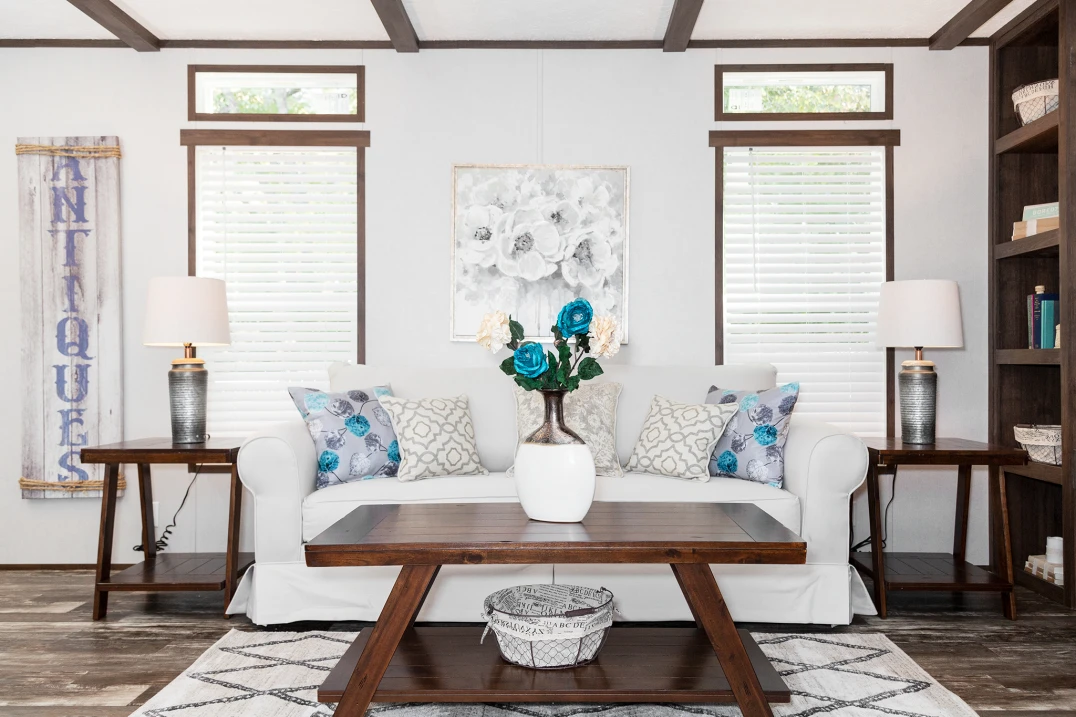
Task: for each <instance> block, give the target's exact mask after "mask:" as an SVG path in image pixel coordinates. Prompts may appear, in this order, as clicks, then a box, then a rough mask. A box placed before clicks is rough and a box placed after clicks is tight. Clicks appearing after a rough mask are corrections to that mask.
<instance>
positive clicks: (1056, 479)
mask: <svg viewBox="0 0 1076 717" xmlns="http://www.w3.org/2000/svg"><path fill="white" fill-rule="evenodd" d="M1004 470H1005V472H1006V473H1013V474H1015V475H1018V476H1023V477H1025V478H1031V479H1033V480H1038V481H1042V482H1043V483H1053V484H1054V485H1061V483H1062V481H1063V480H1064V478H1063V476H1064V471H1062V469H1061V466H1052V465H1050V464H1048V463H1033V462H1029V463H1027V464H1026V465H1022V466H1005V468H1004Z"/></svg>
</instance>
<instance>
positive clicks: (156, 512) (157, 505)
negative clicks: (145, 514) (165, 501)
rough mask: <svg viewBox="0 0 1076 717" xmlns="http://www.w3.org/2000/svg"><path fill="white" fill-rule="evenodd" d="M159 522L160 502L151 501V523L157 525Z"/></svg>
mask: <svg viewBox="0 0 1076 717" xmlns="http://www.w3.org/2000/svg"><path fill="white" fill-rule="evenodd" d="M160 524H161V504H160V503H158V502H157V501H153V525H154V527H159V526H160Z"/></svg>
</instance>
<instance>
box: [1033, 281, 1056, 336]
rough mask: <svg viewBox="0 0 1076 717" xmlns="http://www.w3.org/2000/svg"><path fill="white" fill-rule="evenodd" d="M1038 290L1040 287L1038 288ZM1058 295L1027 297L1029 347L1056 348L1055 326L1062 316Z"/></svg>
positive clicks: (1042, 294)
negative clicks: (1059, 309)
mask: <svg viewBox="0 0 1076 717" xmlns="http://www.w3.org/2000/svg"><path fill="white" fill-rule="evenodd" d="M1036 288H1038V287H1036ZM1059 298H1060V297H1059V296H1058V295H1057V294H1047V293H1045V292H1038V293H1035V294H1028V296H1027V347H1028V348H1029V349H1052V348H1054V326H1055V325H1056V324H1057V319H1058V317H1059V316H1060V315H1061V314H1060V312H1059V311H1058V300H1059Z"/></svg>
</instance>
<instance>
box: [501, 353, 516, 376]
mask: <svg viewBox="0 0 1076 717" xmlns="http://www.w3.org/2000/svg"><path fill="white" fill-rule="evenodd" d="M501 370H502V371H504V373H505V374H506V375H508V376H515V375H516V357H515V356H509V357H508V358H506V359H505V360H504V361H501Z"/></svg>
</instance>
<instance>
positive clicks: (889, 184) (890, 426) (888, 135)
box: [710, 130, 900, 436]
mask: <svg viewBox="0 0 1076 717" xmlns="http://www.w3.org/2000/svg"><path fill="white" fill-rule="evenodd" d="M710 146H711V147H715V148H717V150H718V151H717V152H716V153H715V154H716V160H715V162H714V164H715V167H716V169H715V173H714V364H715V365H718V366H720V365H721V364H723V363H725V305H724V299H725V297H724V259H723V251H722V249H723V247H724V242H725V226H724V218H725V197H724V194H725V192H724V190H725V176H724V174H725V173H724V162H723V161H722V160H723V159H724V157H723V154H724V149H723V148H724V147H884V148H885V280H886V281H893V258H894V257H893V235H894V229H895V225H894V221H893V212H894V209H895V204H894V200H893V179H894V176H893V160H894V151H893V148H894V147H899V146H900V130H757V131H751V130H731V131H719V130H717V131H712V132H710ZM885 367H886V386H885V396H886V435H887V436H893V435H895V434H896V386H895V368H896V362H895V359H894V353H893V349H886V352H885Z"/></svg>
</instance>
